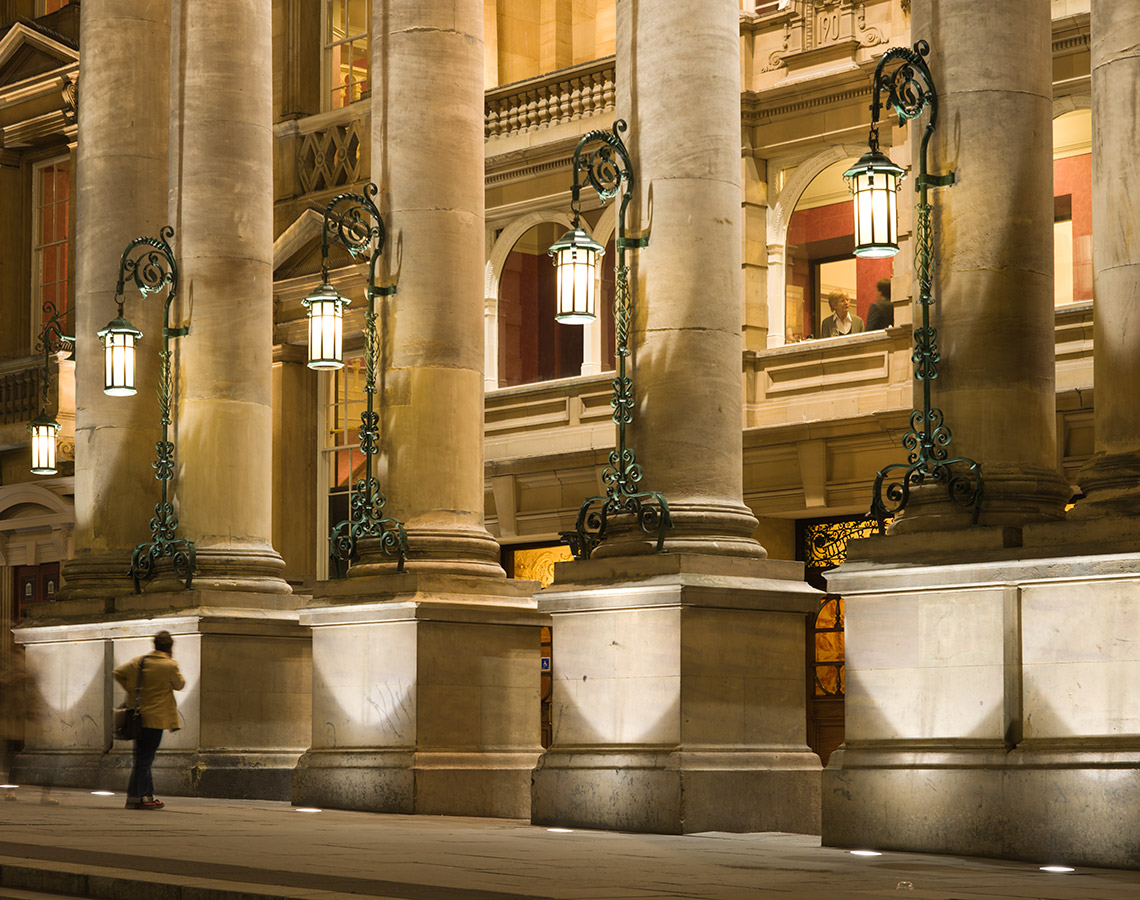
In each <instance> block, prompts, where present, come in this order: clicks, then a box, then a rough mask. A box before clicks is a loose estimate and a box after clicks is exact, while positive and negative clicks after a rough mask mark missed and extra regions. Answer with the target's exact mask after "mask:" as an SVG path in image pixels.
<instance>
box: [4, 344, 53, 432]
mask: <svg viewBox="0 0 1140 900" xmlns="http://www.w3.org/2000/svg"><path fill="white" fill-rule="evenodd" d="M43 374H44V363H43V357H42V356H29V357H21V358H19V359H12V360H4V361H3V362H0V425H17V424H20V423H23V422H30V421H31V420H32V419H34V418H35V417H36V414H37V413H38V412H39V411H40V396H41V395H40V391H41V390H42V385H43V382H42V378H43Z"/></svg>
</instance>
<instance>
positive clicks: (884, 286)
mask: <svg viewBox="0 0 1140 900" xmlns="http://www.w3.org/2000/svg"><path fill="white" fill-rule="evenodd" d="M875 287H877V288H878V289H879V293H880V294H882V295H883V298H884V299H886V300H890V299H891V280H890V279H889V278H880V279H879V283H878V284H876V285H875Z"/></svg>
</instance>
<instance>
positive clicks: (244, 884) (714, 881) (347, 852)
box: [0, 787, 1140, 900]
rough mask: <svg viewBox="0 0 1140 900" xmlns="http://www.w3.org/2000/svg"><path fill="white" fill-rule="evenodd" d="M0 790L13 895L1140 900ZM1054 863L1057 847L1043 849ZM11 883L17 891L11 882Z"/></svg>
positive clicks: (207, 899) (833, 862) (1011, 879)
mask: <svg viewBox="0 0 1140 900" xmlns="http://www.w3.org/2000/svg"><path fill="white" fill-rule="evenodd" d="M17 793H18V795H19V798H20V799H19V800H17V801H16V802H0V898H6V897H20V896H26V895H24V894H22V893H21V892H20V890H19V889H23V890H39V891H54V892H56V893H58V894H79V895H82V896H100V897H115V898H117V897H122V898H127V897H137V898H147V900H150V898H159V900H168V898H169V900H199V898H200V900H228V898H234V900H242V898H252V897H255V896H256V897H259V898H277V897H281V898H290V900H301V898H313V900H315V898H321V900H346V898H357V900H359V898H360V897H361V896H365V897H381V898H392V900H535V898H550V900H657V898H661V900H665V898H687V900H762V898H781V900H825V898H826V900H836V898H846V897H850V898H861V900H862V898H876V897H892V898H896V900H899V898H903V897H905V898H907V900H990V898H995V900H996V898H1002V900H1007V898H1026V900H1041V898H1048V900H1137V898H1140V872H1130V871H1118V870H1110V869H1078V870H1077V872H1075V873H1073V874H1064V875H1061V874H1047V873H1043V872H1040V871H1039V870H1038V867H1037V866H1036V865H1030V864H1027V863H1015V862H1003V861H993V860H980V859H962V858H955V857H943V856H924V855H919V854H908V853H884V854H883V855H881V856H876V857H856V856H853V855H851V854H850V853H848V852H847V851H844V850H833V849H827V848H821V847H820V844H819V839H818V838H812V837H805V836H802V835H789V834H750V835H735V834H721V833H711V834H701V835H687V836H683V837H682V836H663V835H642V834H620V833H614V832H602V831H573V832H569V833H564V832H556V831H551V830H548V829H546V828H538V827H534V826H531V825H529V824H527V823H525V822H521V821H515V820H502V819H461V818H444V817H428V816H393V815H376V814H371V813H359V812H342V811H336V810H324V811H321V812H312V813H307V812H300V811H297V810H295V809H293V808H292V807H290V806H288V805H287V804H284V803H270V802H262V801H250V800H205V799H199V798H186V797H174V798H170V799H169V800H168V801H167V802H168V805H167V807H166V809H164V810H160V811H143V810H127V809H124V808H123V803H124V798H123V795H122V794H118V795H116V796H113V797H100V796H95V795H93V794H91V793H90V792H88V791H79V790H56V791H55V792H54V796H55V797H56V798H58V799H59V800H60V801H61V803H60V805H59V806H44V805H41V804H40V802H39V800H40V794H39V790H38V788H29V787H25V788H21V789H20V790H19V791H18V792H17ZM1046 862H1055V861H1054V860H1042V863H1046ZM6 889H7V890H8V891H9V893H5V890H6Z"/></svg>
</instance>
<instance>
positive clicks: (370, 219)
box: [321, 182, 408, 572]
mask: <svg viewBox="0 0 1140 900" xmlns="http://www.w3.org/2000/svg"><path fill="white" fill-rule="evenodd" d="M378 193H379V189H378V188H377V187H376V185H375V184H372V183H371V182H369V183H368V184H366V185H365V186H364V193H363V194H354V193H345V194H340V195H338V196H336V197H334V198H333V199H332V200H330V201H329V204H328V206H326V207H325V218H324V227H323V228H322V230H321V235H322V236H321V272H322V276H323V280H324V281H325V282H326V283H327V282H328V273H329V250H330V248H331V246H332V245H334V244H339V245H340V246H341V247H343V248H344V249H345V250H347V251H348V254H349V255H350V256H351V257H352V258H353V259H354V260H365V261H367V262H368V288H367V290H366V294H367V298H368V309H367V311H366V312H365V314H364V374H365V382H364V393H365V396H366V398H367V402H366V408H365V410H364V412H362V413H361V414H360V431H359V436H360V451H361V453H363V454H364V477H363V478H361V479H359V480H358V481H357V482H356V486H355V490H354V493H353V495H352V501H351V503H350V505H349V518H347V519H345V520H344V521H342V522H338V523H337V524H336V525H334V526H333V527H332V529H331V531H330V533H329V556H330V557H331V558H332V559H334V560H338V561H341V562H344V563H347V564H348V565H351V564H352V563H353V562H354V561H356V559H357V558H358V552H357V551H358V548H357V544H358V542H359V541H361V540H375V541H377V546H378V547H379V549H380V551H381V552H382V553H383V554H384V555H385V556H394V557H395V558H396V571H398V572H403V571H404V564H405V562H406V561H407V558H408V535H407V531H406V529H405V527H404V523H403V522H401V521H400V520H399V519H394V518H390V517H385V516H384V515H383V510H384V507H385V505H386V504H387V502H388V501H387V498H386V497H385V496H384V494H383V493H381V491H380V483H379V481H378V480H377V479H376V477H375V475H374V474H373V473H374V465H375V463H374V460H373V457H374V456H375V455H376V454H377V453H379V452H380V415H379V413H377V412H376V408H375V397H376V391H377V381H378V374H379V355H380V354H379V350H380V346H381V344H380V335H379V329H378V326H377V319H378V314H377V312H376V298H377V297H385V296H390V295H392V294H394V293H395V288H394V287H387V288H378V287H377V286H376V266H377V263H378V261H379V259H380V253H381V251H382V250H383V249H384V239H385V231H384V220H383V218H382V217H381V216H380V210H379V209H377V207H376V203H375V200H374V198H375V197H376V196H377V194H378Z"/></svg>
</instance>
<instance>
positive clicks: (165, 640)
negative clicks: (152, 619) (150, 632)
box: [154, 631, 174, 653]
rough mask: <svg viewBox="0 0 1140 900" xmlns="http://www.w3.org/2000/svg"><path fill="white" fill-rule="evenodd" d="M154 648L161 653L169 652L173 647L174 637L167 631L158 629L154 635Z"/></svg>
mask: <svg viewBox="0 0 1140 900" xmlns="http://www.w3.org/2000/svg"><path fill="white" fill-rule="evenodd" d="M154 649H155V650H161V651H162V652H163V653H169V652H170V651H171V650H173V649H174V638H172V637H171V636H170V632H169V631H160V632H159V633H158V634H156V635H155V636H154Z"/></svg>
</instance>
